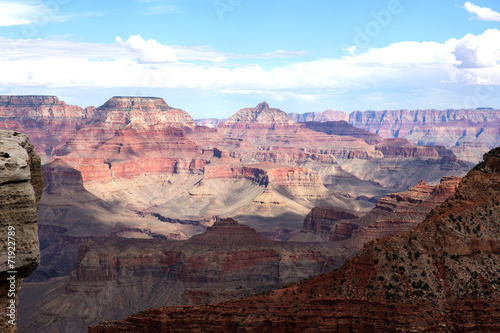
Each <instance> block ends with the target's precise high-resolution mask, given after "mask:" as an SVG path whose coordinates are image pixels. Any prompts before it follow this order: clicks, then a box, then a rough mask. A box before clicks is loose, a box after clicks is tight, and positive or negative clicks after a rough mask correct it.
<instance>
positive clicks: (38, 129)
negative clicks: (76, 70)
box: [0, 95, 96, 163]
mask: <svg viewBox="0 0 500 333" xmlns="http://www.w3.org/2000/svg"><path fill="white" fill-rule="evenodd" d="M95 113H96V109H95V107H87V108H85V109H83V108H81V107H79V106H75V105H67V104H66V103H64V102H63V101H60V100H59V99H58V98H57V97H55V96H6V95H4V96H0V129H8V130H13V131H18V132H22V133H27V134H28V135H29V137H30V140H31V142H32V144H33V145H34V146H35V151H36V152H37V154H39V156H40V157H41V158H42V161H43V162H44V163H46V162H47V161H48V160H49V159H50V156H51V155H52V152H53V151H54V149H56V148H57V147H58V146H59V145H61V144H64V143H65V142H66V141H67V140H68V139H69V138H70V137H71V136H72V135H73V134H74V132H76V131H77V130H78V129H79V128H80V127H82V126H84V125H86V124H87V123H88V122H90V121H91V119H92V117H93V116H94V115H95ZM48 133H50V135H48Z"/></svg>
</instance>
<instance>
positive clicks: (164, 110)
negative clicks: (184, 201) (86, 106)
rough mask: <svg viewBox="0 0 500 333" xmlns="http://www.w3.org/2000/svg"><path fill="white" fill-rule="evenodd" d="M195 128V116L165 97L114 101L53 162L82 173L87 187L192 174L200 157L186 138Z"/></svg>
mask: <svg viewBox="0 0 500 333" xmlns="http://www.w3.org/2000/svg"><path fill="white" fill-rule="evenodd" d="M195 126H196V125H195V124H194V121H193V119H192V118H191V116H189V115H188V114H187V113H186V112H184V111H182V110H179V109H174V108H171V107H170V106H168V105H167V103H165V101H164V100H163V99H161V98H153V97H113V98H111V99H110V100H108V101H107V102H106V103H105V104H104V105H102V106H100V107H99V108H97V115H96V117H94V119H93V120H92V122H91V124H90V125H89V126H87V127H85V128H82V129H81V130H80V131H78V132H77V133H76V134H75V135H74V136H73V137H71V138H70V139H69V140H68V141H67V143H66V144H65V145H64V146H63V147H61V148H59V149H57V150H56V151H55V152H54V154H53V155H54V157H53V158H60V159H63V160H64V161H66V162H67V163H68V164H70V165H71V166H72V167H74V168H75V169H78V170H79V171H81V172H82V176H83V180H84V182H89V181H99V182H109V181H111V180H112V179H116V178H132V177H135V176H139V175H141V174H143V173H145V172H154V173H170V174H172V173H176V172H181V171H189V167H190V164H191V162H192V160H193V158H195V157H196V156H197V155H198V154H199V153H200V149H199V148H198V147H197V146H196V144H195V143H193V142H192V141H190V140H189V139H188V138H187V137H186V131H192V130H193V128H195ZM193 163H195V162H193Z"/></svg>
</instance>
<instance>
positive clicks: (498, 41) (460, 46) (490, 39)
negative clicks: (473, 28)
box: [453, 29, 500, 68]
mask: <svg viewBox="0 0 500 333" xmlns="http://www.w3.org/2000/svg"><path fill="white" fill-rule="evenodd" d="M453 54H454V55H455V57H456V59H457V60H458V61H459V62H460V64H459V65H458V67H459V68H484V67H485V68H490V67H495V66H497V65H499V64H500V31H499V30H497V29H490V30H487V31H485V32H484V33H483V34H482V35H479V36H475V35H472V34H467V35H466V36H465V37H464V38H462V39H460V40H459V41H458V42H457V45H456V46H455V49H454V51H453Z"/></svg>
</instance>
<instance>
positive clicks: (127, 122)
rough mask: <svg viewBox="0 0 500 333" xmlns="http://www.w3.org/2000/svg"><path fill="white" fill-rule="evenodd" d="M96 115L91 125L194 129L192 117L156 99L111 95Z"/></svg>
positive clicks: (117, 127) (119, 127)
mask: <svg viewBox="0 0 500 333" xmlns="http://www.w3.org/2000/svg"><path fill="white" fill-rule="evenodd" d="M97 112H98V116H97V117H96V120H95V121H94V122H93V123H94V125H102V126H104V127H106V128H114V129H122V128H125V127H127V126H130V127H132V128H135V129H145V128H148V127H153V128H158V129H160V128H165V127H178V128H188V129H194V128H195V127H196V124H195V123H194V120H193V118H192V117H191V116H190V115H189V114H188V113H187V112H185V111H183V110H181V109H175V108H173V107H170V106H169V105H168V104H167V103H166V102H165V101H164V100H163V99H162V98H158V97H127V96H115V97H112V98H111V99H109V100H108V101H107V102H106V103H104V104H103V105H102V106H100V107H99V108H97Z"/></svg>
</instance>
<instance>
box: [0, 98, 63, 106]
mask: <svg viewBox="0 0 500 333" xmlns="http://www.w3.org/2000/svg"><path fill="white" fill-rule="evenodd" d="M60 103H61V102H60V101H59V98H57V97H56V96H46V95H0V106H13V105H15V106H30V107H37V106H40V105H56V104H60ZM62 103H64V102H62Z"/></svg>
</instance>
